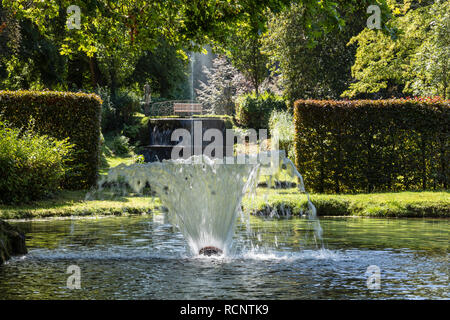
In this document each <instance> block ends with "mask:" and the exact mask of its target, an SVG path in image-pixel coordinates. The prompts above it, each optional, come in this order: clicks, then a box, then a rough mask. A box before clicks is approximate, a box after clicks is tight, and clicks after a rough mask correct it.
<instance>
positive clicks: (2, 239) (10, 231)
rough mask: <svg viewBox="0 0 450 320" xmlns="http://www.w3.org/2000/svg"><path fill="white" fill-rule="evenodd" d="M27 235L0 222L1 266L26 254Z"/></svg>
mask: <svg viewBox="0 0 450 320" xmlns="http://www.w3.org/2000/svg"><path fill="white" fill-rule="evenodd" d="M27 252H28V251H27V248H26V246H25V235H24V234H23V233H21V232H20V231H19V230H18V229H17V228H16V227H13V226H11V225H10V224H8V223H6V222H5V221H2V220H0V265H1V264H3V263H5V262H6V261H7V260H8V259H9V258H11V256H13V255H21V254H26V253H27Z"/></svg>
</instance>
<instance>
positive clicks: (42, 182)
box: [0, 122, 73, 203]
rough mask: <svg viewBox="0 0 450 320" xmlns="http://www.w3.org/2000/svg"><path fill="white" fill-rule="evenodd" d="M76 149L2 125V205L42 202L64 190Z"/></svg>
mask: <svg viewBox="0 0 450 320" xmlns="http://www.w3.org/2000/svg"><path fill="white" fill-rule="evenodd" d="M72 148H73V145H71V144H69V142H68V139H64V140H57V139H54V138H51V137H49V136H46V135H38V134H36V133H35V132H33V125H31V127H29V128H27V129H25V130H21V129H18V128H11V127H9V126H8V125H6V124H5V123H3V122H0V202H1V203H21V202H28V201H30V200H38V199H42V198H44V197H46V196H48V195H50V194H51V193H53V192H55V191H57V190H58V189H59V188H60V185H61V182H62V180H63V178H64V175H65V174H66V172H67V170H68V167H67V161H68V159H69V158H68V157H69V152H70V151H71V150H72Z"/></svg>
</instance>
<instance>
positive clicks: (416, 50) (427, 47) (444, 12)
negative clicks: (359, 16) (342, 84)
mask: <svg viewBox="0 0 450 320" xmlns="http://www.w3.org/2000/svg"><path fill="white" fill-rule="evenodd" d="M410 2H411V1H410ZM421 3H422V5H417V6H415V7H414V8H412V9H410V10H408V9H409V8H410V6H406V7H403V9H402V10H400V9H399V8H396V9H394V13H397V15H396V16H394V17H393V18H392V19H391V20H389V21H387V22H386V24H387V25H389V26H390V28H391V30H395V32H394V33H391V34H388V33H386V32H383V31H380V30H369V29H365V30H364V31H362V32H361V33H360V34H359V35H358V36H356V37H354V38H353V39H352V41H351V42H350V43H356V42H357V43H358V50H357V52H356V61H355V64H354V65H353V67H352V74H353V76H354V78H355V79H356V80H357V81H356V82H355V83H353V84H351V85H350V87H349V89H348V90H347V91H346V92H344V94H343V95H344V96H348V97H357V96H358V95H359V94H361V93H378V92H379V93H380V94H381V96H385V97H386V96H388V97H391V96H401V95H404V94H411V93H413V94H416V95H424V96H434V95H440V96H442V97H444V98H445V97H448V96H449V90H450V88H449V86H448V83H449V81H450V72H449V70H450V65H449V57H450V50H449V48H450V36H449V34H450V32H449V30H450V2H448V1H445V0H444V1H441V0H437V1H434V3H433V4H428V3H427V2H425V1H423V2H421ZM405 12H406V13H405Z"/></svg>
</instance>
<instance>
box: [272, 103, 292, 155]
mask: <svg viewBox="0 0 450 320" xmlns="http://www.w3.org/2000/svg"><path fill="white" fill-rule="evenodd" d="M294 131H295V127H294V120H293V118H292V115H291V114H290V113H289V112H288V111H277V110H274V111H273V112H272V114H271V115H270V119H269V132H270V135H271V136H272V144H273V143H274V142H275V141H278V144H279V145H278V149H280V150H284V151H286V155H287V156H289V158H290V159H294V158H295V154H294V138H295V132H294Z"/></svg>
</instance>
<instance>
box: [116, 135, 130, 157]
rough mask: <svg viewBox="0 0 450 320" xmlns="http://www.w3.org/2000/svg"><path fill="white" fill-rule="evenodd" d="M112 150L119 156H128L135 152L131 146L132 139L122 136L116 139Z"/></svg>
mask: <svg viewBox="0 0 450 320" xmlns="http://www.w3.org/2000/svg"><path fill="white" fill-rule="evenodd" d="M111 149H112V151H113V152H114V153H115V154H116V155H119V156H124V155H128V154H130V153H131V152H132V151H133V150H132V148H131V146H130V139H129V138H127V137H125V136H122V135H117V136H115V137H114V139H113V140H112V143H111Z"/></svg>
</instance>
